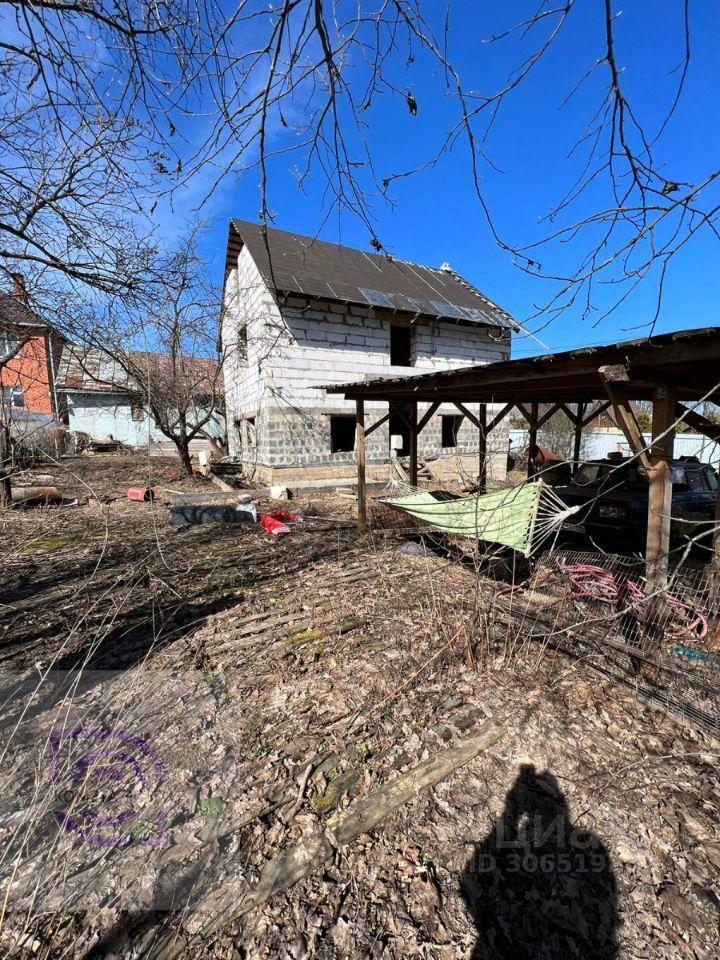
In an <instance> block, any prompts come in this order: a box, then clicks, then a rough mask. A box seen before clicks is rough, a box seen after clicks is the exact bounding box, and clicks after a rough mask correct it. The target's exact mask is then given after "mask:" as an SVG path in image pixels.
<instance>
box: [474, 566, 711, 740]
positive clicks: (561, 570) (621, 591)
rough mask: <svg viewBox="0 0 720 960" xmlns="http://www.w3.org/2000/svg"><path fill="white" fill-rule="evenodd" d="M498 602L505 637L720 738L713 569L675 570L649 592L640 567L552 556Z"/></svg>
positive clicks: (497, 596) (499, 595)
mask: <svg viewBox="0 0 720 960" xmlns="http://www.w3.org/2000/svg"><path fill="white" fill-rule="evenodd" d="M492 603H493V607H494V614H495V615H496V616H497V617H498V618H499V619H500V620H502V621H503V622H504V623H505V624H506V626H507V629H509V630H511V631H522V632H524V633H527V632H528V631H530V632H531V634H532V635H533V636H534V637H536V638H539V639H540V638H541V639H544V640H545V641H547V642H548V643H549V644H551V645H552V646H554V647H556V648H557V649H560V650H563V651H565V652H567V653H570V654H572V655H574V656H580V657H582V658H585V659H587V660H588V661H589V662H590V663H592V665H593V666H594V667H597V668H598V669H601V670H602V671H603V672H605V673H608V674H610V675H612V676H614V677H615V678H616V679H618V680H621V681H622V682H624V683H631V684H632V685H633V686H635V687H636V688H637V691H638V692H639V693H640V694H641V695H643V696H645V697H646V698H648V699H650V700H652V701H654V702H656V703H661V704H663V705H665V706H666V707H667V708H669V709H671V710H672V711H673V712H675V713H679V714H682V715H683V716H685V717H687V718H688V719H690V720H692V721H693V722H695V723H697V724H699V725H700V726H702V727H703V728H705V729H708V730H710V731H711V732H714V733H718V734H720V705H719V704H718V692H719V691H720V670H718V666H719V665H720V615H719V614H720V598H719V597H718V591H717V589H716V585H715V584H714V581H713V576H712V572H711V570H710V569H709V568H707V567H704V568H697V569H692V568H682V569H679V570H676V571H675V572H673V573H671V574H670V575H669V577H668V582H667V587H666V588H664V589H663V590H660V591H658V590H656V591H655V592H654V593H652V592H649V590H648V587H647V582H646V580H645V568H644V563H643V562H642V561H641V560H639V559H638V558H633V557H622V556H616V555H610V554H598V553H589V552H581V551H572V550H558V551H550V552H548V553H547V554H545V555H543V556H542V557H541V558H540V559H539V560H538V562H537V565H536V566H535V569H534V571H533V573H532V576H531V577H530V578H529V579H528V580H527V581H526V582H525V583H524V584H522V585H517V586H506V587H501V588H499V589H497V590H496V591H495V592H494V595H493V600H492Z"/></svg>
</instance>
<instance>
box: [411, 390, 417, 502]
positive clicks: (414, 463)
mask: <svg viewBox="0 0 720 960" xmlns="http://www.w3.org/2000/svg"><path fill="white" fill-rule="evenodd" d="M409 407H410V483H411V484H412V486H413V487H416V486H417V482H418V418H417V400H411V401H410V404H409Z"/></svg>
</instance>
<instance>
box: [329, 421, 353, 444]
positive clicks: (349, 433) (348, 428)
mask: <svg viewBox="0 0 720 960" xmlns="http://www.w3.org/2000/svg"><path fill="white" fill-rule="evenodd" d="M354 449H355V417H345V416H333V417H330V452H331V453H351V452H352V451H353V450H354Z"/></svg>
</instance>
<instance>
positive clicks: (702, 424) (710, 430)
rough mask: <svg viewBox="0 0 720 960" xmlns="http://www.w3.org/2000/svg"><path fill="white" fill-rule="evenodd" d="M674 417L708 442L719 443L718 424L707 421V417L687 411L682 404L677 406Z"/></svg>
mask: <svg viewBox="0 0 720 960" xmlns="http://www.w3.org/2000/svg"><path fill="white" fill-rule="evenodd" d="M675 415H676V417H677V419H678V420H683V421H684V422H685V423H686V424H687V425H688V426H689V427H692V428H693V430H696V431H697V432H698V433H701V434H702V435H703V436H704V437H707V438H708V440H713V441H714V442H715V443H720V424H717V423H713V422H712V420H708V419H707V417H704V416H703V415H702V414H701V413H697V411H695V410H688V408H687V407H686V406H684V405H683V404H682V403H679V404H678V405H677V408H676V411H675Z"/></svg>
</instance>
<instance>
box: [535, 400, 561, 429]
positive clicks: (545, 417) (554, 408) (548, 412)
mask: <svg viewBox="0 0 720 960" xmlns="http://www.w3.org/2000/svg"><path fill="white" fill-rule="evenodd" d="M562 406H563V405H562V404H561V403H556V404H554V405H553V406H552V407H550V409H549V410H546V411H545V413H544V414H543V415H542V416H541V417H540V419H539V420H538V422H537V428H538V430H539V429H540V427H542V426H543V425H544V424H546V423H547V422H548V420H549V419H550V417H554V416H555V414H556V413H558V412H559V411H560V410H561V408H562Z"/></svg>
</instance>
